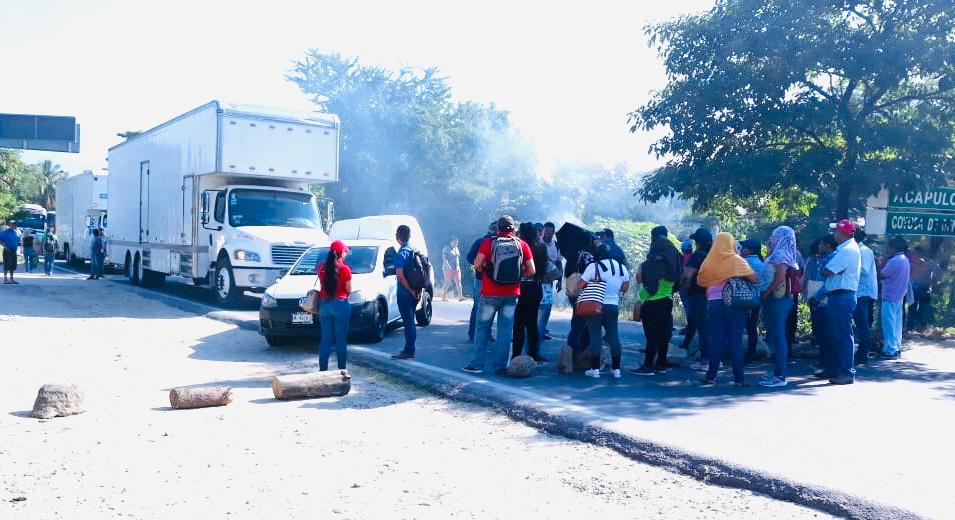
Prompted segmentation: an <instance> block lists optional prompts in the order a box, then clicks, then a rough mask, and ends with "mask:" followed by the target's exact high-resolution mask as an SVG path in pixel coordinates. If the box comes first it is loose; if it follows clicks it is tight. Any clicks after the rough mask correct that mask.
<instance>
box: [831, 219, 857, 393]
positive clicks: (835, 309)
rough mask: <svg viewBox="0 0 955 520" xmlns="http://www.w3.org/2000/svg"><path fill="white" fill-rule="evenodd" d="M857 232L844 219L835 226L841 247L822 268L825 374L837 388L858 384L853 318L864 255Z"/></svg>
mask: <svg viewBox="0 0 955 520" xmlns="http://www.w3.org/2000/svg"><path fill="white" fill-rule="evenodd" d="M855 232H856V226H855V224H854V223H853V222H852V221H851V220H847V219H844V220H840V221H839V222H838V223H837V224H835V227H834V230H833V232H832V236H833V238H835V239H836V243H837V244H839V245H838V246H837V247H836V252H835V254H833V256H832V258H831V259H830V260H829V262H827V263H826V267H824V268H823V269H822V274H823V276H825V277H826V281H825V284H824V286H823V288H824V289H825V291H826V299H827V303H826V306H825V308H824V310H823V313H824V314H825V318H826V329H827V332H828V334H827V335H828V341H827V342H826V350H827V354H828V355H827V358H828V359H827V363H826V366H825V367H823V369H824V373H825V375H828V376H829V382H830V383H832V384H835V385H849V384H852V383H854V382H855V372H856V370H855V368H854V366H853V354H854V352H853V351H854V350H855V342H854V339H853V334H852V316H853V313H854V312H855V308H856V292H857V291H858V290H859V276H860V274H861V271H862V253H861V252H860V251H859V245H858V244H857V243H856V241H855V239H854V238H853V236H854V235H855Z"/></svg>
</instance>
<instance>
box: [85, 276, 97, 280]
mask: <svg viewBox="0 0 955 520" xmlns="http://www.w3.org/2000/svg"><path fill="white" fill-rule="evenodd" d="M86 279H87V280H95V279H96V277H95V276H87V277H86Z"/></svg>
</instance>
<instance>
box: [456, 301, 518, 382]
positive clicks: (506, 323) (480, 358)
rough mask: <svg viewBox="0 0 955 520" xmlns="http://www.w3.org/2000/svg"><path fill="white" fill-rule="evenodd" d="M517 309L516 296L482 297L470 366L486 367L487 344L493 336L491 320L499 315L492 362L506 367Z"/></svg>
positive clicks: (496, 366) (495, 366)
mask: <svg viewBox="0 0 955 520" xmlns="http://www.w3.org/2000/svg"><path fill="white" fill-rule="evenodd" d="M516 309H517V297H516V296H485V297H482V298H481V308H480V309H478V313H477V324H476V325H475V329H474V348H473V349H472V350H471V362H470V363H468V366H469V367H472V368H480V369H482V370H483V369H484V358H485V357H486V356H487V344H488V340H489V339H490V337H491V322H492V321H494V315H495V314H496V315H497V341H495V342H494V354H493V358H492V360H491V364H492V366H493V367H494V368H505V367H507V362H508V361H509V357H510V356H509V355H510V353H511V339H512V338H513V334H514V311H515V310H516Z"/></svg>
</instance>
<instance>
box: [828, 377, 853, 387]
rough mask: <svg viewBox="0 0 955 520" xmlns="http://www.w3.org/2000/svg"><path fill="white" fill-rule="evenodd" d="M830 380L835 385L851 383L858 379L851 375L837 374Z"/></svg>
mask: <svg viewBox="0 0 955 520" xmlns="http://www.w3.org/2000/svg"><path fill="white" fill-rule="evenodd" d="M829 382H830V383H832V384H834V385H851V384H852V383H855V382H856V380H855V378H854V377H851V376H836V377H834V378H832V379H830V380H829Z"/></svg>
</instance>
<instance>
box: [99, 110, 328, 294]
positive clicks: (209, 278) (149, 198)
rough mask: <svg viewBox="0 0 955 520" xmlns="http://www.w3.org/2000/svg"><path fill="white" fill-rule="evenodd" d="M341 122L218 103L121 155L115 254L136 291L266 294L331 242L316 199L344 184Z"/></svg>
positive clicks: (113, 164)
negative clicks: (315, 190)
mask: <svg viewBox="0 0 955 520" xmlns="http://www.w3.org/2000/svg"><path fill="white" fill-rule="evenodd" d="M339 127H340V122H339V119H338V117H336V116H334V115H330V114H319V113H311V112H293V111H284V110H277V109H267V108H262V107H252V106H240V105H224V104H220V103H219V102H218V101H212V102H210V103H207V104H205V105H203V106H201V107H199V108H196V109H195V110H192V111H190V112H187V113H185V114H183V115H181V116H179V117H176V118H174V119H172V120H170V121H167V122H165V123H163V124H161V125H159V126H157V127H155V128H152V129H150V130H147V131H145V132H143V133H141V134H139V135H136V136H134V137H131V138H130V139H129V140H127V141H125V142H123V143H121V144H119V145H116V146H114V147H112V148H110V150H109V157H108V161H109V193H110V229H109V254H110V256H111V257H112V260H113V262H115V263H118V264H120V265H123V266H124V267H125V269H126V276H127V277H128V278H129V280H130V281H131V282H132V283H134V284H142V285H146V286H155V285H159V284H162V283H163V282H164V281H165V278H166V276H167V275H179V276H183V277H188V278H192V279H193V281H194V283H196V284H199V285H209V286H210V288H211V289H212V290H213V291H214V293H215V296H216V299H217V300H218V302H219V303H220V304H221V305H224V306H233V305H235V304H236V303H237V302H238V300H239V298H240V297H241V295H242V293H243V292H244V291H247V290H251V291H263V290H265V288H266V287H268V286H270V285H272V283H273V282H274V281H275V280H276V279H277V278H279V277H280V276H282V275H283V274H284V273H285V272H286V271H287V270H288V268H289V266H291V265H292V264H293V263H294V262H295V261H296V260H297V259H298V257H299V256H300V255H301V254H302V253H304V252H305V250H306V249H308V248H309V247H311V246H313V245H315V244H321V243H325V242H327V240H328V236H327V235H326V233H325V229H327V226H328V225H329V224H330V223H329V222H328V219H329V218H330V213H331V206H330V204H328V205H326V206H325V209H326V211H325V212H324V214H323V211H321V210H320V208H319V201H318V200H317V199H316V197H315V196H314V195H313V194H312V193H311V192H310V191H309V186H310V185H314V184H321V183H329V182H335V181H337V180H338V150H339V137H338V133H339V132H338V131H339Z"/></svg>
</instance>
